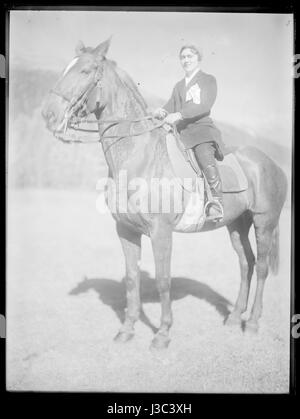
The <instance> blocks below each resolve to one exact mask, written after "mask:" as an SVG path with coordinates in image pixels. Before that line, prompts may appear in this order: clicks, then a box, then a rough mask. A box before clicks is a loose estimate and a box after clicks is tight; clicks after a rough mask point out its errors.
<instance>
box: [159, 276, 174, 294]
mask: <svg viewBox="0 0 300 419" xmlns="http://www.w3.org/2000/svg"><path fill="white" fill-rule="evenodd" d="M170 282H171V278H170V277H169V276H161V277H158V278H157V289H158V292H159V294H166V293H168V292H169V291H170Z"/></svg>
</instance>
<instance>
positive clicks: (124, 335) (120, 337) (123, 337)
mask: <svg viewBox="0 0 300 419" xmlns="http://www.w3.org/2000/svg"><path fill="white" fill-rule="evenodd" d="M133 336H134V333H133V332H130V333H129V332H119V333H118V334H117V335H116V336H115V338H114V341H115V342H116V343H126V342H128V341H129V340H131V339H132V338H133Z"/></svg>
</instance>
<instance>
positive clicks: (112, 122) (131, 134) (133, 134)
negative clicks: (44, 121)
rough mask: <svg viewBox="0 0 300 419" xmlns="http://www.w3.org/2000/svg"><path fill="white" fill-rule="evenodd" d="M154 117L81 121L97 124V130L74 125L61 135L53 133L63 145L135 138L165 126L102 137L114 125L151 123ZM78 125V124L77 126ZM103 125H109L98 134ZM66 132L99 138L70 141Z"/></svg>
mask: <svg viewBox="0 0 300 419" xmlns="http://www.w3.org/2000/svg"><path fill="white" fill-rule="evenodd" d="M153 119H154V117H153V116H152V115H148V116H145V117H143V118H139V119H116V120H109V119H107V120H104V121H99V120H96V121H91V120H81V121H80V122H79V123H91V124H96V123H97V124H98V129H97V130H96V129H85V128H79V127H76V125H66V127H65V130H64V132H63V133H60V132H56V133H54V135H55V137H56V138H57V139H59V140H60V141H62V142H64V143H81V144H90V143H99V142H100V143H102V142H103V140H104V139H106V138H119V139H120V138H126V137H137V136H139V135H142V134H146V133H148V132H151V131H153V130H155V129H157V128H161V127H162V126H163V125H165V124H166V123H165V122H164V121H161V122H159V123H158V124H154V126H153V127H151V128H146V129H144V130H140V131H134V132H132V130H131V126H130V129H129V133H124V134H122V135H120V134H115V135H104V134H105V133H106V132H107V131H108V130H109V129H110V128H112V127H114V126H116V125H120V124H123V123H130V124H134V123H138V122H142V121H147V120H151V121H153ZM79 123H78V124H79ZM104 124H109V125H108V127H106V128H105V129H104V130H103V131H102V132H100V126H101V125H104ZM67 130H73V131H75V132H84V133H97V134H99V138H96V139H95V138H93V139H90V140H81V139H70V138H67V135H66V134H67Z"/></svg>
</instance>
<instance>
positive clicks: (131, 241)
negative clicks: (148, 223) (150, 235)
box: [115, 223, 141, 342]
mask: <svg viewBox="0 0 300 419" xmlns="http://www.w3.org/2000/svg"><path fill="white" fill-rule="evenodd" d="M117 233H118V236H119V238H120V241H121V244H122V248H123V252H124V255H125V263H126V297H127V310H126V315H125V321H124V323H123V325H122V327H121V330H120V331H119V333H118V334H117V336H116V337H115V340H116V341H118V342H127V341H128V340H129V339H131V338H132V337H133V335H134V323H135V322H136V321H137V320H138V318H139V315H140V305H141V304H140V268H139V261H140V258H141V234H140V233H136V232H134V231H132V230H129V229H128V228H127V227H126V226H124V225H123V224H121V223H117Z"/></svg>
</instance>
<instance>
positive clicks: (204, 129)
mask: <svg viewBox="0 0 300 419" xmlns="http://www.w3.org/2000/svg"><path fill="white" fill-rule="evenodd" d="M187 92H190V94H189V97H188V98H187V97H186V96H187ZM216 97H217V83H216V79H215V77H214V76H212V75H210V74H206V73H204V72H203V71H201V70H199V71H198V72H197V73H196V74H195V76H194V77H193V78H192V79H191V80H190V81H189V83H188V84H187V86H186V85H185V79H182V80H180V81H179V82H178V83H177V84H176V85H175V87H174V89H173V92H172V96H171V98H170V100H169V101H168V102H167V103H166V105H165V106H164V107H163V108H164V109H165V110H166V111H167V112H169V113H173V112H180V113H181V115H182V117H183V120H181V121H179V122H178V123H177V130H178V132H179V133H180V138H181V140H182V142H183V144H184V146H185V148H186V149H188V148H192V147H194V146H195V145H197V144H201V143H204V142H208V141H214V142H215V143H216V144H217V145H218V146H219V148H220V151H221V153H223V154H224V152H225V145H224V143H223V141H222V138H221V133H220V131H219V130H218V128H217V127H216V126H215V125H214V123H213V121H212V119H211V118H210V116H209V115H210V110H211V108H212V106H213V104H214V103H215V100H216Z"/></svg>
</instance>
